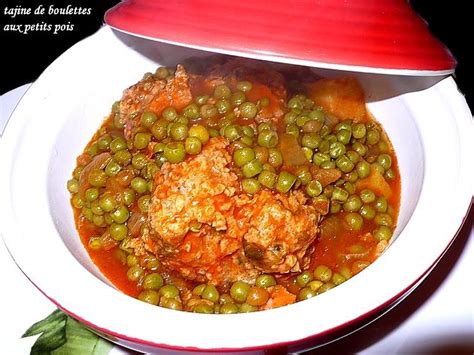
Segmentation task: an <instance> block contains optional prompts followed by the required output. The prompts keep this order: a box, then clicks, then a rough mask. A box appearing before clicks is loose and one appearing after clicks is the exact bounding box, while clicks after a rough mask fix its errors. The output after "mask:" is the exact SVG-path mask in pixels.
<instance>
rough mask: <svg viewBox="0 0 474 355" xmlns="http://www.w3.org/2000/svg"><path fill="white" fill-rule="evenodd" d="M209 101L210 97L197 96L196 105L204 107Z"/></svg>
mask: <svg viewBox="0 0 474 355" xmlns="http://www.w3.org/2000/svg"><path fill="white" fill-rule="evenodd" d="M207 100H209V96H208V95H200V96H197V97H196V103H197V104H198V105H199V106H202V105H204V104H205V103H206V102H207Z"/></svg>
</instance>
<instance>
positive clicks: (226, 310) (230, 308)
mask: <svg viewBox="0 0 474 355" xmlns="http://www.w3.org/2000/svg"><path fill="white" fill-rule="evenodd" d="M238 312H239V307H237V305H235V304H234V303H226V304H223V305H222V306H221V308H220V310H219V313H221V314H235V313H238Z"/></svg>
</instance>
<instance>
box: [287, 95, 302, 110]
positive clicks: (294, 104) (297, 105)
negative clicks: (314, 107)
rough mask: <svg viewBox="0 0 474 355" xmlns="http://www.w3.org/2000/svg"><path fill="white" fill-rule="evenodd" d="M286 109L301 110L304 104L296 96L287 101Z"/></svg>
mask: <svg viewBox="0 0 474 355" xmlns="http://www.w3.org/2000/svg"><path fill="white" fill-rule="evenodd" d="M288 107H289V108H290V109H298V110H303V108H304V103H303V101H302V100H301V99H300V98H299V97H298V96H294V97H292V98H291V99H290V100H289V101H288Z"/></svg>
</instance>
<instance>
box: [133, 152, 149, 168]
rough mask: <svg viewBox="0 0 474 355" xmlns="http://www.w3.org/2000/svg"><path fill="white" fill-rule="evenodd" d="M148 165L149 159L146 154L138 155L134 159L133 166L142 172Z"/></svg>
mask: <svg viewBox="0 0 474 355" xmlns="http://www.w3.org/2000/svg"><path fill="white" fill-rule="evenodd" d="M147 164H148V159H147V157H146V155H145V154H142V153H137V154H135V155H134V156H133V157H132V166H133V167H134V168H135V169H138V170H141V169H143V168H144V167H145V166H146V165H147Z"/></svg>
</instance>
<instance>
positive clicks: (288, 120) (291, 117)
mask: <svg viewBox="0 0 474 355" xmlns="http://www.w3.org/2000/svg"><path fill="white" fill-rule="evenodd" d="M297 118H298V113H297V112H295V111H289V112H287V113H286V114H285V116H284V117H283V121H284V122H285V124H286V125H290V124H296V119H297Z"/></svg>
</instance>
